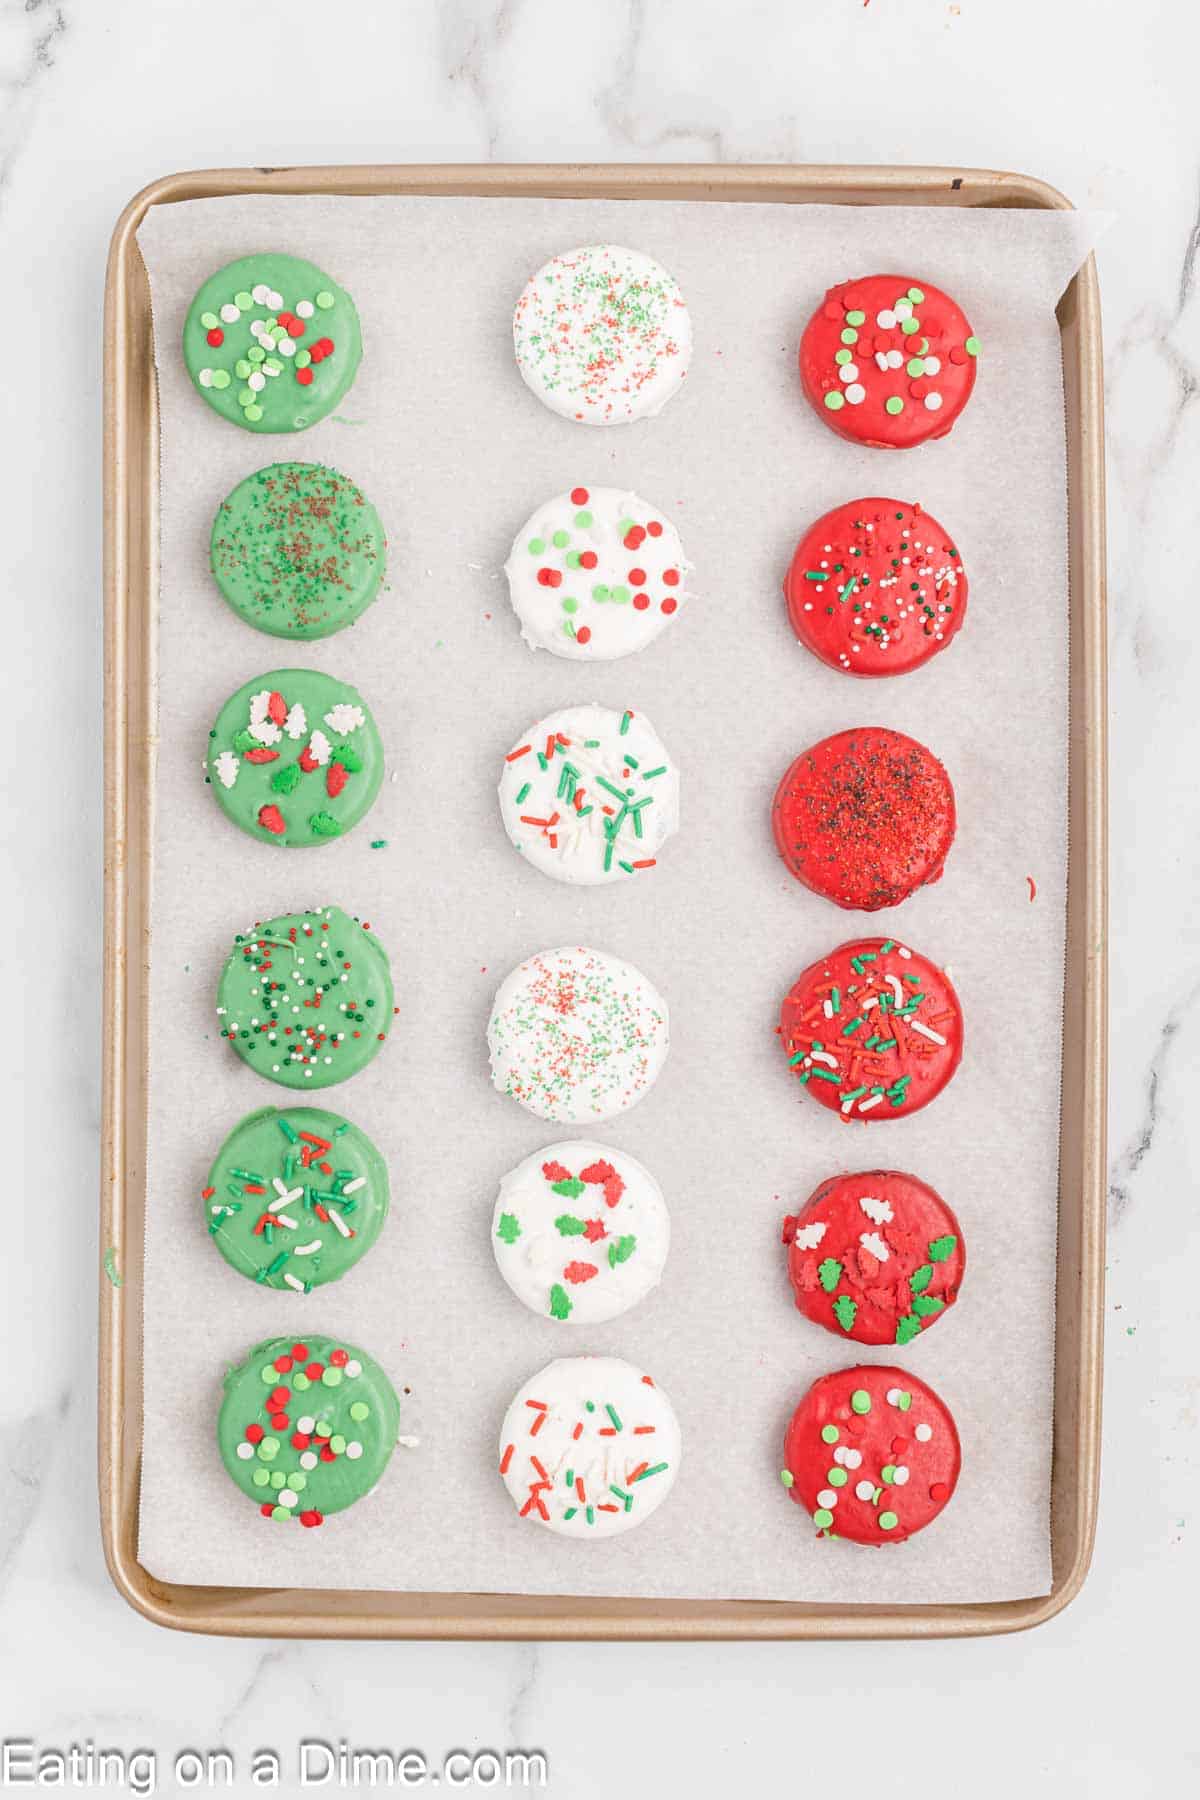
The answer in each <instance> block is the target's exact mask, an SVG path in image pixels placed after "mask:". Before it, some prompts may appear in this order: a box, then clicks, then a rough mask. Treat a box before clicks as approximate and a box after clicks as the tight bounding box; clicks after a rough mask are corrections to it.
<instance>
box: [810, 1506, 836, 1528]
mask: <svg viewBox="0 0 1200 1800" xmlns="http://www.w3.org/2000/svg"><path fill="white" fill-rule="evenodd" d="M813 1524H814V1525H815V1526H816V1527H817V1529H818V1531H828V1529H829V1527H830V1526H831V1525H832V1524H833V1514H832V1513H831V1512H829V1511H828V1510H827V1509H826V1508H825V1507H823V1506H820V1507H818V1508H817V1510H816V1512H815V1513H814V1514H813Z"/></svg>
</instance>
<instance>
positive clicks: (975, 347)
mask: <svg viewBox="0 0 1200 1800" xmlns="http://www.w3.org/2000/svg"><path fill="white" fill-rule="evenodd" d="M963 349H964V350H965V351H966V353H967V355H968V356H978V355H979V339H978V338H977V337H969V338H968V339H967V341H966V343H965V344H964V345H963ZM213 380H214V381H215V380H216V376H215V375H214V377H213Z"/></svg>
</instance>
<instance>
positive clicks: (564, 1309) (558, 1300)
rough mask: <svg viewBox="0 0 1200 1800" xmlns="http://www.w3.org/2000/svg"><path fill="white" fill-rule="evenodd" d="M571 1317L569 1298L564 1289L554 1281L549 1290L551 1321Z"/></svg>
mask: <svg viewBox="0 0 1200 1800" xmlns="http://www.w3.org/2000/svg"><path fill="white" fill-rule="evenodd" d="M570 1316H571V1298H570V1295H569V1294H568V1293H567V1290H566V1288H565V1287H560V1285H559V1283H558V1282H557V1281H556V1282H555V1284H554V1286H553V1287H552V1288H551V1289H550V1317H551V1318H552V1319H569V1318H570Z"/></svg>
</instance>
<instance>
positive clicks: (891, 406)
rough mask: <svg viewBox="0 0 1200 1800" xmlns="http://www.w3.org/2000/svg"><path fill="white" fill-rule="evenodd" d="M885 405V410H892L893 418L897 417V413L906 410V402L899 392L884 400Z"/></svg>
mask: <svg viewBox="0 0 1200 1800" xmlns="http://www.w3.org/2000/svg"><path fill="white" fill-rule="evenodd" d="M883 405H884V411H885V412H890V413H891V415H892V417H893V418H895V416H896V414H897V413H902V412H903V411H904V402H903V400H902V399H901V398H900V396H899V394H893V395H892V396H891V398H890V399H888V400H885V401H884V403H883Z"/></svg>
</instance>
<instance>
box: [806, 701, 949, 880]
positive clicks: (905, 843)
mask: <svg viewBox="0 0 1200 1800" xmlns="http://www.w3.org/2000/svg"><path fill="white" fill-rule="evenodd" d="M771 823H772V826H773V829H774V832H775V845H776V848H777V849H778V851H779V854H780V856H781V857H782V858H783V861H784V863H785V865H786V867H787V868H788V869H789V870H790V871H791V873H792V874H793V875H794V876H795V877H796V880H797V881H800V882H803V884H804V886H805V887H807V888H811V889H812V891H813V893H814V894H822V895H824V897H825V898H826V899H827V900H832V901H833V903H834V905H835V906H841V907H844V908H846V909H847V910H848V911H857V912H878V911H879V910H880V909H881V908H882V907H885V906H898V905H899V904H900V902H901V901H902V900H906V899H907V898H908V896H909V895H910V894H911V893H914V892H915V891H916V889H917V888H919V887H925V886H927V885H928V883H930V882H932V881H938V880H940V879H941V874H942V868H943V866H944V864H945V861H946V856H947V853H948V851H949V849H950V845H951V844H952V843H953V841H954V826H955V815H954V789H953V787H952V786H951V785H950V777H949V776H948V775H947V773H946V771H945V769H944V768H943V767H942V765H941V763H940V762H939V761H938V760H937V757H936V756H934V755H933V753H932V751H930V750H927V749H926V748H925V746H924V744H918V743H917V741H916V739H915V738H910V737H905V735H904V733H903V732H900V731H889V730H887V729H886V728H885V727H883V726H874V725H863V726H858V727H856V728H855V729H854V730H852V731H839V732H836V733H835V734H834V736H833V737H828V738H823V739H822V741H821V742H820V743H819V744H814V745H813V747H812V748H811V749H810V750H805V751H803V752H802V753H801V754H800V755H799V756H798V757H797V758H796V760H795V762H794V763H793V764H792V765H791V767H790V768H789V769H788V771H787V773H786V774H785V775H784V777H783V780H782V781H781V782H780V784H779V786H778V788H777V789H776V793H775V800H774V803H773V806H772V809H771Z"/></svg>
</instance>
